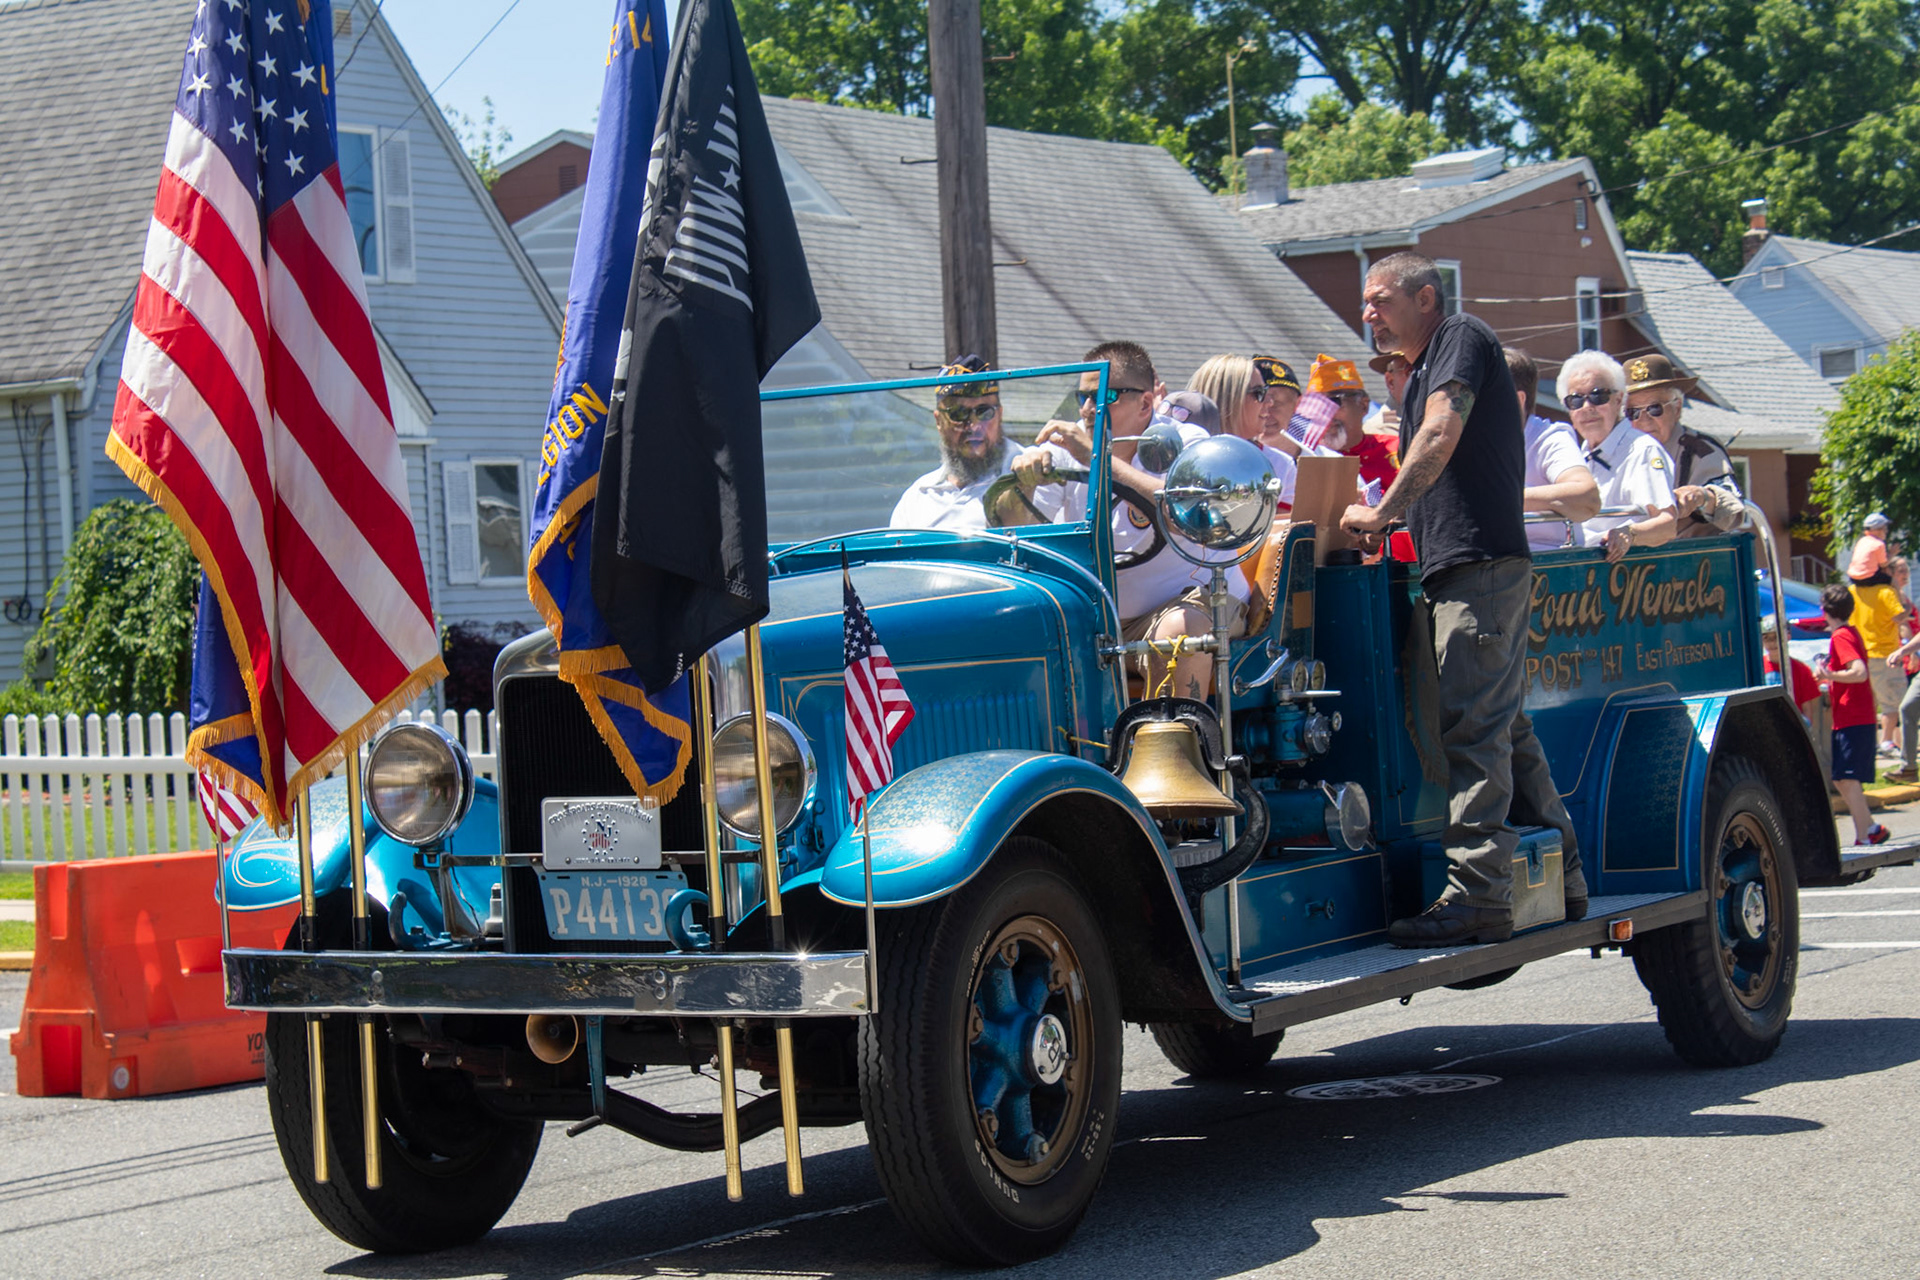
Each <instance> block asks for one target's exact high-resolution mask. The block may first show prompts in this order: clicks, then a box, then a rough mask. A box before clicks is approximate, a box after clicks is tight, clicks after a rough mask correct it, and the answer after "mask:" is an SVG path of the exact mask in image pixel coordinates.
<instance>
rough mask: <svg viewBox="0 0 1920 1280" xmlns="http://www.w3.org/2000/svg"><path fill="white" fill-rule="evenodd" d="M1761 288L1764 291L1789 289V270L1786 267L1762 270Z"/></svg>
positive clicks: (1763, 268)
mask: <svg viewBox="0 0 1920 1280" xmlns="http://www.w3.org/2000/svg"><path fill="white" fill-rule="evenodd" d="M1760 287H1761V288H1762V289H1784V288H1786V287H1787V269H1786V268H1785V267H1762V268H1760Z"/></svg>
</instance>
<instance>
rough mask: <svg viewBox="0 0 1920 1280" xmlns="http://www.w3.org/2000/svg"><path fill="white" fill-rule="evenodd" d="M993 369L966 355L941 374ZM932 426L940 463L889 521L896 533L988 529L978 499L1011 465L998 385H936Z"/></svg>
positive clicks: (909, 491)
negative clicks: (938, 445) (1001, 415)
mask: <svg viewBox="0 0 1920 1280" xmlns="http://www.w3.org/2000/svg"><path fill="white" fill-rule="evenodd" d="M990 367H991V366H989V365H988V364H987V362H986V360H985V359H983V358H982V357H980V356H977V355H968V356H962V357H961V358H960V359H958V360H956V361H954V362H953V363H952V364H950V365H948V366H947V367H946V368H944V369H942V370H941V371H940V373H941V376H943V377H952V376H955V375H958V374H966V373H985V372H987V370H988V369H989V368H990ZM933 425H934V430H935V431H937V432H938V433H939V437H940V458H941V462H940V465H939V466H938V467H935V468H934V469H933V470H932V471H929V472H927V474H925V475H923V476H921V477H920V478H919V479H918V480H915V481H914V482H913V483H912V484H910V485H908V486H907V491H906V492H905V493H903V494H901V495H900V501H899V502H898V503H896V504H895V505H894V508H893V515H892V517H891V518H890V519H889V520H888V521H887V523H888V524H889V525H890V526H892V527H893V528H895V529H984V528H985V527H986V524H987V516H986V511H985V509H984V508H983V507H982V506H981V505H980V500H981V498H982V497H983V496H984V495H985V494H986V492H987V486H988V485H990V484H992V483H993V482H994V481H995V480H997V479H999V478H1000V477H1001V476H1003V475H1005V474H1007V468H1008V466H1009V465H1010V464H1011V463H1012V461H1013V450H1012V449H1011V448H1009V447H1008V444H1007V440H1006V436H1005V434H1004V432H1003V430H1002V426H1001V421H1000V384H999V383H997V382H953V383H946V384H943V385H941V386H938V387H935V388H934V409H933Z"/></svg>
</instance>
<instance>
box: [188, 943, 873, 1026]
mask: <svg viewBox="0 0 1920 1280" xmlns="http://www.w3.org/2000/svg"><path fill="white" fill-rule="evenodd" d="M221 956H222V960H223V961H224V963H225V967H226V975H227V1005H228V1007H229V1008H233V1009H250V1010H255V1011H259V1012H263V1013H511V1014H528V1013H563V1014H581V1015H594V1014H598V1015H633V1014H641V1015H666V1016H675V1017H693V1018H841V1017H848V1016H857V1015H863V1014H865V1013H867V1012H868V1007H867V953H866V952H864V951H824V952H820V953H817V954H814V955H805V954H793V955H781V954H766V953H753V952H738V951H733V952H725V953H722V954H717V955H702V954H695V953H688V952H666V953H661V954H649V955H505V954H501V953H498V952H446V951H414V952H394V951H318V952H301V951H251V950H231V951H225V952H222V953H221Z"/></svg>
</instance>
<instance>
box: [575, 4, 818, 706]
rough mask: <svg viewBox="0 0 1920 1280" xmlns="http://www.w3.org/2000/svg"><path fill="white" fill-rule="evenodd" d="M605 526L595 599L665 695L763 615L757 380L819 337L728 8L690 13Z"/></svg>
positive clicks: (659, 132)
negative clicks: (798, 345)
mask: <svg viewBox="0 0 1920 1280" xmlns="http://www.w3.org/2000/svg"><path fill="white" fill-rule="evenodd" d="M674 29H675V31H676V32H678V33H679V40H678V42H677V44H676V46H675V48H674V50H673V56H672V60H671V61H670V62H669V64H668V67H667V83H666V88H665V92H664V93H663V94H662V95H661V100H660V118H659V121H658V123H657V125H656V126H655V130H654V144H653V155H652V157H651V159H650V161H649V162H648V165H647V201H646V209H645V211H644V212H643V213H642V215H641V219H640V240H639V245H638V248H637V250H636V252H635V257H634V266H633V287H632V290H631V292H630V293H629V294H628V296H627V319H626V326H625V330H624V332H623V333H622V334H621V337H620V354H619V357H618V361H617V363H616V365H615V367H614V378H613V394H612V396H611V397H610V400H609V413H608V417H607V433H606V445H605V449H604V452H603V453H602V454H601V459H600V478H599V488H598V490H597V498H596V500H595V503H594V513H593V522H594V527H593V547H594V556H593V563H592V566H591V567H592V575H593V598H594V601H595V602H596V603H597V604H598V605H599V606H600V611H601V614H602V616H603V617H604V618H605V620H606V623H607V626H608V628H609V629H610V630H611V631H612V633H613V638H614V639H615V640H616V641H618V643H619V645H620V648H621V649H622V650H623V651H624V652H625V653H626V656H627V661H628V662H629V663H631V664H632V666H633V669H634V672H635V673H636V674H637V675H638V676H639V678H640V682H641V683H642V684H643V685H644V686H645V687H646V688H647V690H648V691H649V692H650V693H657V692H659V691H660V690H662V689H664V688H665V687H666V686H667V685H669V684H671V683H672V682H673V681H674V680H675V679H677V678H678V677H679V676H680V675H681V673H683V672H684V671H686V669H687V668H688V667H689V666H690V665H691V664H692V663H694V662H695V661H697V660H698V659H699V657H700V655H701V654H703V653H705V652H706V651H707V650H708V649H711V648H712V647H713V646H714V645H715V644H718V643H719V642H720V641H721V640H724V639H726V637H728V636H730V635H732V634H734V633H735V632H736V631H740V630H742V629H744V628H745V627H747V626H749V625H750V624H752V623H755V622H758V621H759V620H760V619H761V618H764V617H765V616H766V614H767V493H766V480H765V464H764V462H763V460H762V456H761V449H760V380H761V379H762V378H764V377H765V376H766V374H767V370H769V369H771V368H772V367H773V365H774V362H775V361H777V360H779V358H780V357H781V356H782V355H784V354H786V351H787V348H789V347H791V346H792V345H793V344H794V343H795V342H797V341H799V340H800V338H801V337H802V336H804V335H805V334H806V332H807V331H808V330H809V329H812V328H813V327H814V325H816V324H818V323H819V322H820V307H819V304H818V303H817V302H816V301H815V300H814V296H813V280H812V278H811V277H810V276H809V275H808V273H807V261H806V257H805V255H804V254H803V253H802V251H801V248H800V233H799V231H798V230H797V229H796V228H795V227H794V225H793V209H792V206H791V205H789V204H788V202H787V189H786V184H785V182H784V181H783V180H782V178H781V176H780V163H779V160H778V159H777V158H776V157H775V155H774V150H773V138H772V136H771V135H770V134H768V132H767V118H766V113H765V112H764V111H763V110H762V109H761V106H760V94H759V91H758V89H756V88H755V86H754V82H753V72H752V70H751V69H749V67H748V66H747V50H746V45H745V43H744V42H743V41H742V40H741V38H740V21H739V19H738V18H737V17H736V16H735V14H734V11H733V5H732V3H731V0H685V3H683V4H682V5H681V7H680V20H679V21H678V22H677V23H675V25H674Z"/></svg>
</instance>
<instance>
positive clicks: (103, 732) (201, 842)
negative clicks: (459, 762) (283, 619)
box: [0, 711, 499, 862]
mask: <svg viewBox="0 0 1920 1280" xmlns="http://www.w3.org/2000/svg"><path fill="white" fill-rule="evenodd" d="M399 718H400V719H402V720H412V719H414V718H415V717H414V715H413V714H412V713H411V712H404V711H403V712H401V713H400V717H399ZM420 718H421V719H431V718H433V716H432V713H431V712H428V713H423V714H422V715H421V717H420ZM438 720H439V723H440V726H441V727H442V728H443V729H445V730H446V731H447V732H448V733H450V734H452V735H453V736H454V737H456V738H457V739H459V740H460V743H461V745H462V746H464V747H466V749H467V754H468V755H469V756H471V757H472V759H473V767H474V771H475V772H476V773H478V774H479V775H480V776H481V777H483V778H492V777H493V776H494V772H495V769H496V767H497V760H498V756H497V754H496V748H495V745H494V744H495V741H496V737H497V734H498V731H499V726H498V722H497V721H496V720H495V718H494V716H493V715H492V714H491V713H488V714H486V715H484V716H483V715H482V714H481V713H480V712H478V711H468V712H466V713H465V715H462V714H460V713H458V712H454V711H445V712H442V713H440V715H439V717H438ZM4 731H5V737H4V742H3V743H0V745H4V747H5V751H4V754H0V858H3V859H4V860H6V861H8V862H64V861H67V860H69V859H74V858H111V857H125V856H127V855H130V854H141V853H169V852H173V851H175V850H181V849H208V848H212V835H211V834H210V833H209V832H208V830H207V820H206V816H205V815H204V814H202V813H201V811H200V805H199V801H198V798H197V797H196V796H195V794H194V783H193V769H192V768H191V767H189V766H188V764H187V762H186V754H185V753H186V745H187V718H186V717H185V716H184V715H181V714H180V713H179V712H175V713H174V714H172V715H170V716H161V715H147V716H141V715H137V714H136V715H121V714H119V713H118V712H116V713H114V714H113V715H109V716H104V717H103V716H99V715H89V716H85V717H81V716H77V715H68V716H25V717H22V716H8V717H6V720H5V721H4Z"/></svg>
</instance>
